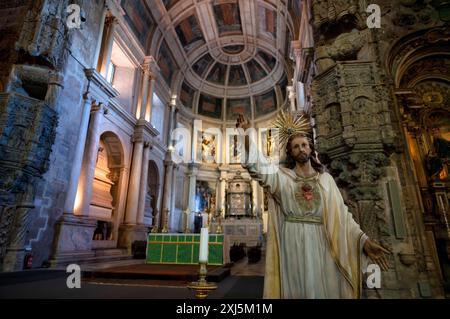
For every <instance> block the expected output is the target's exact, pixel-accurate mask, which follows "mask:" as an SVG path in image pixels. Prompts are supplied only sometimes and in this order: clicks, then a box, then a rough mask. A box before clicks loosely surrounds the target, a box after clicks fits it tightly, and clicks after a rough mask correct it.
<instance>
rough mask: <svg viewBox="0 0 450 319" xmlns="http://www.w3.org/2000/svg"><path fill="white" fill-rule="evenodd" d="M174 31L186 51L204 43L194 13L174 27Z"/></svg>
mask: <svg viewBox="0 0 450 319" xmlns="http://www.w3.org/2000/svg"><path fill="white" fill-rule="evenodd" d="M175 31H176V33H177V35H178V38H179V39H180V42H181V44H182V45H183V48H184V50H185V51H186V52H188V51H189V50H191V49H192V48H193V47H198V46H200V45H202V44H204V43H205V40H204V38H203V34H202V30H201V28H200V25H199V24H198V21H197V17H196V16H195V15H191V16H189V17H188V18H186V19H184V20H183V21H181V22H180V24H179V25H178V26H177V27H176V28H175Z"/></svg>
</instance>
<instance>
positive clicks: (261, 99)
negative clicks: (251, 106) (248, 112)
mask: <svg viewBox="0 0 450 319" xmlns="http://www.w3.org/2000/svg"><path fill="white" fill-rule="evenodd" d="M276 109H277V98H276V95H275V91H274V90H271V91H269V92H267V93H265V94H262V95H258V96H255V112H256V114H258V115H265V114H268V113H271V112H274V111H276Z"/></svg>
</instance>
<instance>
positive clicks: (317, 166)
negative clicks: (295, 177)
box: [284, 133, 325, 173]
mask: <svg viewBox="0 0 450 319" xmlns="http://www.w3.org/2000/svg"><path fill="white" fill-rule="evenodd" d="M296 137H306V139H307V140H308V144H309V148H310V149H311V155H310V161H311V166H312V167H313V168H314V170H315V171H316V172H318V173H323V172H324V171H325V167H324V166H323V165H322V164H321V163H320V162H319V160H318V157H317V152H316V148H315V147H314V143H313V141H312V139H311V138H310V137H309V136H308V135H306V134H301V133H299V134H294V135H292V136H291V137H290V138H289V139H288V141H287V143H286V160H285V162H284V164H285V166H286V167H287V168H289V169H294V168H295V165H296V162H295V159H294V158H293V157H292V146H291V144H292V140H293V139H294V138H296Z"/></svg>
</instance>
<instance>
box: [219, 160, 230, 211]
mask: <svg viewBox="0 0 450 319" xmlns="http://www.w3.org/2000/svg"><path fill="white" fill-rule="evenodd" d="M227 174H228V171H226V170H224V169H222V168H220V179H219V200H218V202H217V209H218V210H219V212H221V214H222V216H221V218H222V219H223V218H225V209H226V208H225V205H226V203H225V195H226V184H227Z"/></svg>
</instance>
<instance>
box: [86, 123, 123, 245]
mask: <svg viewBox="0 0 450 319" xmlns="http://www.w3.org/2000/svg"><path fill="white" fill-rule="evenodd" d="M122 166H123V148H122V144H121V142H120V140H119V138H118V137H117V136H116V135H115V134H114V133H112V132H106V133H103V134H102V135H101V137H100V147H99V149H98V154H97V162H96V167H95V175H94V180H93V185H92V186H93V187H92V199H91V203H90V206H89V216H90V217H93V218H95V219H96V220H97V228H96V229H95V231H94V236H93V244H92V246H93V248H115V247H116V246H117V230H118V226H119V220H118V219H119V216H118V212H117V208H118V202H119V194H120V191H119V185H120V184H119V180H120V174H121V168H122Z"/></svg>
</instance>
